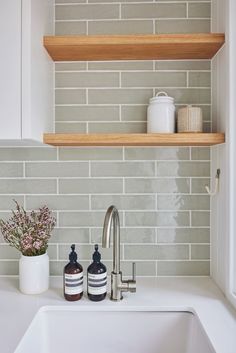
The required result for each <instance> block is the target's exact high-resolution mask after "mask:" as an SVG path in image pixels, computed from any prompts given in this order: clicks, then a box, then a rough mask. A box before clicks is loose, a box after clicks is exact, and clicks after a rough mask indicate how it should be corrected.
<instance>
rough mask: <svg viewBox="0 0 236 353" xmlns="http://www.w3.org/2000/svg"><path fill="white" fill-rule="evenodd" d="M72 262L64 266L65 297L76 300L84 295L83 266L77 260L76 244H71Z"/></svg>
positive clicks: (70, 256) (70, 258)
mask: <svg viewBox="0 0 236 353" xmlns="http://www.w3.org/2000/svg"><path fill="white" fill-rule="evenodd" d="M69 260H70V262H69V263H68V264H67V265H66V266H65V267H64V297H65V299H66V300H69V301H75V300H79V299H81V298H82V296H83V267H82V266H81V265H80V264H79V263H78V262H77V253H76V252H75V244H72V245H71V252H70V255H69Z"/></svg>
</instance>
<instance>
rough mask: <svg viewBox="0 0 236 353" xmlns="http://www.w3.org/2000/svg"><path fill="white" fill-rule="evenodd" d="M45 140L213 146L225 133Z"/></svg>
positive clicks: (54, 139) (51, 138)
mask: <svg viewBox="0 0 236 353" xmlns="http://www.w3.org/2000/svg"><path fill="white" fill-rule="evenodd" d="M43 142H44V143H46V144H49V145H53V146H212V145H217V144H221V143H224V142H225V134H224V133H176V134H145V133H143V134H44V136H43Z"/></svg>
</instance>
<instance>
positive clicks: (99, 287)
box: [88, 272, 107, 295]
mask: <svg viewBox="0 0 236 353" xmlns="http://www.w3.org/2000/svg"><path fill="white" fill-rule="evenodd" d="M106 291H107V272H104V273H101V274H98V275H95V274H92V273H88V293H89V294H93V295H99V294H104V293H106Z"/></svg>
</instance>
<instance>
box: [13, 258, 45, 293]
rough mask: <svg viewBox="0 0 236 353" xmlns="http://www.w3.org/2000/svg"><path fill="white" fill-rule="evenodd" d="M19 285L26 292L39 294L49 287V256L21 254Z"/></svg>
mask: <svg viewBox="0 0 236 353" xmlns="http://www.w3.org/2000/svg"><path fill="white" fill-rule="evenodd" d="M19 285H20V291H21V292H22V293H24V294H39V293H42V292H44V291H46V290H47V289H48V287H49V257H48V254H47V253H45V254H43V255H38V256H24V255H21V258H20V261H19Z"/></svg>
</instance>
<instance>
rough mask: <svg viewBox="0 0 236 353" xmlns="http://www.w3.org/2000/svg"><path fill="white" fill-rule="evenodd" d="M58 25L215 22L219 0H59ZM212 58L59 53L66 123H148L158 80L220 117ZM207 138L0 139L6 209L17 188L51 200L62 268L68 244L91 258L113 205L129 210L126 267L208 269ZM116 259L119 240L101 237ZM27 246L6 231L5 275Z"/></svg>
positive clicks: (90, 27) (108, 258)
mask: <svg viewBox="0 0 236 353" xmlns="http://www.w3.org/2000/svg"><path fill="white" fill-rule="evenodd" d="M55 3H56V5H55V14H56V22H55V34H57V35H76V34H80V35H86V34H91V35H97V34H154V33H187V32H190V33H194V32H209V31H210V22H211V19H210V6H211V1H197V0H184V1H183V0H165V1H159V0H158V1H150V0H87V1H86V0H56V1H55ZM210 80H211V62H210V61H209V60H190V61H186V60H180V61H171V60H168V61H164V60H160V61H159V60H154V61H151V60H149V61H134V60H131V61H124V60H122V61H108V62H102V61H101V62H98V61H95V62H93V61H90V62H57V63H55V130H56V131H57V132H84V133H88V132H129V133H134V132H146V119H147V105H148V103H149V99H150V98H151V97H152V96H153V95H154V94H156V93H157V92H158V91H160V90H164V91H166V92H167V93H168V94H169V95H171V96H172V97H174V99H175V103H176V110H177V109H178V108H179V107H181V106H184V105H185V104H193V105H197V106H198V105H199V106H201V108H202V110H203V119H204V130H205V131H210V129H211V86H210V85H211V82H210ZM209 179H210V149H209V148H208V147H207V148H205V147H203V148H198V147H193V148H189V147H182V148H175V147H173V148H172V147H169V148H162V147H125V148H122V147H82V148H76V147H60V148H53V147H48V146H45V147H23V148H21V147H12V148H10V147H2V148H0V217H1V218H5V219H6V218H8V217H9V216H10V210H11V209H13V208H14V207H15V204H14V202H13V199H15V200H16V201H18V202H19V203H20V204H22V205H24V206H25V208H26V209H27V210H31V209H36V208H38V207H40V206H43V205H44V204H46V205H48V206H49V207H50V208H51V209H52V210H53V213H54V215H55V217H56V218H57V226H56V228H55V229H54V231H53V235H52V237H51V240H50V245H49V250H48V253H49V256H50V260H51V263H50V271H51V274H52V275H61V274H62V270H63V267H64V266H65V264H66V263H67V261H68V253H69V251H70V245H71V244H72V243H75V244H76V247H77V250H78V255H79V258H80V260H81V263H82V265H83V266H84V268H85V269H86V267H87V266H88V264H89V263H90V260H91V255H92V252H93V245H94V244H95V243H98V244H101V237H102V227H103V221H104V216H105V211H106V209H107V207H108V206H109V205H111V204H115V205H116V206H117V207H118V209H119V210H120V222H121V267H122V270H123V271H124V274H125V275H131V262H132V261H136V263H137V274H138V275H140V276H185V275H188V276H199V275H200V276H201V275H203V276H208V275H209V272H210V212H209V209H210V206H209V203H210V198H209V196H208V195H207V194H206V191H205V185H206V184H208V185H209V184H210V181H209ZM100 250H101V253H102V256H103V259H104V263H105V264H106V266H107V267H108V271H111V269H112V250H111V249H110V250H104V249H102V248H100ZM18 259H19V253H17V251H15V249H13V248H10V247H9V246H8V245H7V244H6V243H5V242H4V240H3V237H2V235H1V236H0V276H2V275H17V274H18Z"/></svg>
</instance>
